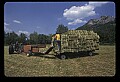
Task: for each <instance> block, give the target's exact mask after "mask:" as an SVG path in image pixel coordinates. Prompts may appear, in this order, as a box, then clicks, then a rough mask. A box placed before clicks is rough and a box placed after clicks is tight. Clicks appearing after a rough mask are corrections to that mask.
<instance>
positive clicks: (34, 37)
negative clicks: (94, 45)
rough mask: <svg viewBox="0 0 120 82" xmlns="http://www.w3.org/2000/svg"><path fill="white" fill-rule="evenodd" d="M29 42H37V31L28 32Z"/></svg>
mask: <svg viewBox="0 0 120 82" xmlns="http://www.w3.org/2000/svg"><path fill="white" fill-rule="evenodd" d="M30 43H31V44H37V43H38V33H37V32H34V33H31V34H30Z"/></svg>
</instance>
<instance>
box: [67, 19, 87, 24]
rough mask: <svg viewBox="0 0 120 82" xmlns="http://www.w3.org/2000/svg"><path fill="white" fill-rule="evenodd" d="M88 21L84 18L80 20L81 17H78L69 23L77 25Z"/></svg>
mask: <svg viewBox="0 0 120 82" xmlns="http://www.w3.org/2000/svg"><path fill="white" fill-rule="evenodd" d="M86 22H87V21H83V20H80V19H76V20H74V21H73V22H69V23H68V25H76V24H78V23H86Z"/></svg>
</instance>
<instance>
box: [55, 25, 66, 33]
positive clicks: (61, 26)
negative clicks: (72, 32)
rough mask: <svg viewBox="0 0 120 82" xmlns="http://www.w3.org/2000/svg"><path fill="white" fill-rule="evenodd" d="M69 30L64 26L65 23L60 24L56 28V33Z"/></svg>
mask: <svg viewBox="0 0 120 82" xmlns="http://www.w3.org/2000/svg"><path fill="white" fill-rule="evenodd" d="M67 31H68V27H67V26H64V25H63V24H60V25H58V28H57V30H56V33H60V34H61V33H64V32H67Z"/></svg>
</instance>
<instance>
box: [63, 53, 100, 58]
mask: <svg viewBox="0 0 120 82" xmlns="http://www.w3.org/2000/svg"><path fill="white" fill-rule="evenodd" d="M64 54H65V55H66V56H67V58H68V59H73V58H80V57H89V55H88V53H86V52H79V53H70V52H69V53H64ZM95 55H99V53H93V55H92V56H95ZM90 57H91V56H90Z"/></svg>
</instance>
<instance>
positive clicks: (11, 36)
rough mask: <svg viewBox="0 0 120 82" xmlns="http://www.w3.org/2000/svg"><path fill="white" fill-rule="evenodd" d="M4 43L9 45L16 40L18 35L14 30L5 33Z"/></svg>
mask: <svg viewBox="0 0 120 82" xmlns="http://www.w3.org/2000/svg"><path fill="white" fill-rule="evenodd" d="M4 37H5V43H6V44H7V45H10V44H11V43H15V42H16V41H18V35H17V34H16V33H15V32H11V33H7V34H5V36H4Z"/></svg>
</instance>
